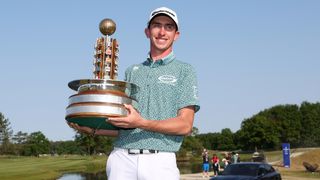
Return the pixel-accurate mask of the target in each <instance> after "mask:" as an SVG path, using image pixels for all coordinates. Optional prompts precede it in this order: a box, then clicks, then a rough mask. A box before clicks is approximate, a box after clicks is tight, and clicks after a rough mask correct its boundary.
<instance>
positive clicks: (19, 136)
mask: <svg viewBox="0 0 320 180" xmlns="http://www.w3.org/2000/svg"><path fill="white" fill-rule="evenodd" d="M27 138H28V133H24V132H22V131H18V132H17V133H16V134H14V135H13V137H12V141H13V143H15V144H24V143H26V141H27Z"/></svg>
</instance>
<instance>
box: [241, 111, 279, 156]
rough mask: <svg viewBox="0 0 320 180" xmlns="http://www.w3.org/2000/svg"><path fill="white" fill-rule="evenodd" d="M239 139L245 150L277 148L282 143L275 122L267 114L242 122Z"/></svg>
mask: <svg viewBox="0 0 320 180" xmlns="http://www.w3.org/2000/svg"><path fill="white" fill-rule="evenodd" d="M240 131H241V132H239V133H238V135H240V137H239V141H240V143H241V146H242V148H243V149H244V150H254V149H255V147H257V148H259V149H275V148H277V147H278V146H279V144H280V139H279V137H280V134H279V130H278V128H277V126H276V124H275V122H273V121H270V120H268V119H267V118H266V117H265V116H260V115H257V116H254V117H252V118H250V119H247V120H245V121H243V122H242V123H241V130H240Z"/></svg>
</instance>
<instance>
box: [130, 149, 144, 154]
mask: <svg viewBox="0 0 320 180" xmlns="http://www.w3.org/2000/svg"><path fill="white" fill-rule="evenodd" d="M141 150H142V149H128V154H142V153H141Z"/></svg>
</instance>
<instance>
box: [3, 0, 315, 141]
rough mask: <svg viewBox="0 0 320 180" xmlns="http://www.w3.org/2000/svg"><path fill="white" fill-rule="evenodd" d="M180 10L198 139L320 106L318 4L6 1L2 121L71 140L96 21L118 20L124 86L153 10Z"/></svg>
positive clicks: (139, 57)
mask: <svg viewBox="0 0 320 180" xmlns="http://www.w3.org/2000/svg"><path fill="white" fill-rule="evenodd" d="M160 6H167V7H170V8H172V9H174V10H176V12H177V14H178V17H179V21H180V27H181V36H180V39H179V40H178V41H177V42H176V44H175V46H174V52H175V54H176V56H177V57H178V59H180V60H182V61H185V62H188V63H190V64H192V65H193V66H194V67H195V68H196V70H197V75H198V79H199V93H200V102H201V109H200V111H199V113H197V115H196V120H195V123H194V125H195V126H196V127H198V128H199V130H200V133H207V132H220V131H221V129H223V128H230V129H231V130H232V131H233V132H235V131H237V130H239V128H240V125H241V122H242V121H243V120H244V119H245V118H250V117H251V116H252V115H254V114H256V113H258V112H259V111H261V110H264V109H267V108H270V107H272V106H275V105H279V104H301V102H303V101H308V102H312V103H315V102H319V99H320V96H319V92H320V81H319V80H320V70H319V67H320V50H319V49H320V11H319V8H320V1H317V0H307V1H306V0H280V1H279V0H268V1H266V0H265V1H258V0H256V1H254V0H243V1H239V0H234V1H232V0H228V1H222V0H221V1H213V0H212V1H211V0H210V1H209V0H208V1H204V0H199V1H159V0H154V1H146V0H141V1H122V0H119V1H102V0H97V1H84V0H83V1H81V0H78V1H76V0H68V1H63V0H55V1H40V0H38V1H36V0H29V1H22V0H21V1H18V0H10V1H4V2H2V3H1V6H0V23H1V25H0V68H1V71H0V82H1V90H0V102H1V103H0V112H1V113H3V114H4V115H5V117H7V118H9V120H10V122H11V127H12V129H13V130H14V132H15V133H16V132H17V131H23V132H28V133H31V132H35V131H42V132H43V133H44V134H45V135H46V137H47V138H49V139H50V140H54V141H56V140H69V139H73V136H74V131H73V130H72V129H70V128H69V127H68V126H67V124H66V123H65V120H64V116H65V108H66V106H67V103H68V97H69V96H70V95H72V94H74V93H75V92H74V91H72V90H71V89H69V88H68V86H67V84H68V82H69V81H72V80H76V79H83V78H85V79H87V78H92V77H93V75H92V68H93V67H92V59H93V46H94V43H95V39H96V38H97V37H100V36H101V34H100V32H99V29H98V24H99V22H100V21H101V20H102V19H104V18H111V19H113V20H114V21H115V22H116V24H117V31H116V33H115V34H114V35H113V37H114V38H116V39H117V40H118V41H119V43H120V57H119V61H120V62H119V67H120V69H119V80H121V79H123V77H124V76H123V75H124V71H125V69H126V68H127V67H128V66H129V65H131V64H134V63H139V62H142V61H144V60H145V57H146V55H147V53H148V50H149V42H148V39H147V38H146V37H145V35H144V28H145V26H146V23H147V19H148V16H149V13H150V11H151V10H153V9H155V8H157V7H160Z"/></svg>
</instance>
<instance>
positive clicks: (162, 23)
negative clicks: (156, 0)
mask: <svg viewBox="0 0 320 180" xmlns="http://www.w3.org/2000/svg"><path fill="white" fill-rule="evenodd" d="M176 29H177V27H176V25H175V23H174V21H173V20H172V19H171V18H170V17H168V16H162V15H160V16H157V17H155V18H154V19H153V20H152V21H151V22H150V26H149V28H147V29H145V33H146V35H147V37H148V38H149V39H150V42H151V48H153V49H154V50H158V51H166V50H168V49H170V48H172V44H173V42H174V41H175V40H176V39H178V37H179V32H178V31H177V30H176Z"/></svg>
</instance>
